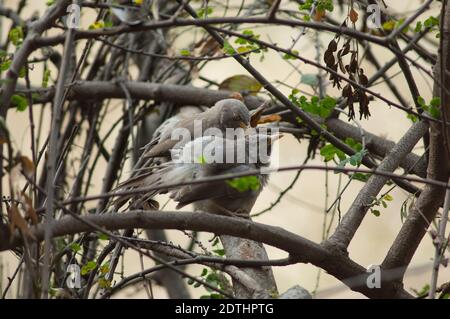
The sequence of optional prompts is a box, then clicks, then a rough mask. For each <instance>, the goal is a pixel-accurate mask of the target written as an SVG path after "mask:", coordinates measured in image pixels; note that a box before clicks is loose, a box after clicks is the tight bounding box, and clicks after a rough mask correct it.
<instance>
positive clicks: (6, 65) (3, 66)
mask: <svg viewBox="0 0 450 319" xmlns="http://www.w3.org/2000/svg"><path fill="white" fill-rule="evenodd" d="M11 63H12V61H11V60H6V61H4V62H2V63H1V64H0V71H2V72H3V71H8V69H9V67H10V66H11Z"/></svg>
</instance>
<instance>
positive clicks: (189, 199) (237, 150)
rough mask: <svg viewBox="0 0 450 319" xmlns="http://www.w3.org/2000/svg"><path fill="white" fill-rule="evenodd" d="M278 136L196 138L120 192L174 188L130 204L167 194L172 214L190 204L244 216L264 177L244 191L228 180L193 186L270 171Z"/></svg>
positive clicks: (147, 195)
mask: <svg viewBox="0 0 450 319" xmlns="http://www.w3.org/2000/svg"><path fill="white" fill-rule="evenodd" d="M281 136H282V135H279V134H275V135H267V134H262V133H258V132H256V131H255V132H252V134H244V135H242V136H238V137H237V138H235V139H227V138H224V137H220V136H214V135H212V136H202V137H199V138H197V139H195V140H193V141H190V142H188V143H186V144H184V145H182V146H180V147H176V148H175V149H174V152H173V153H176V154H177V155H176V156H175V158H172V160H170V161H168V162H166V163H162V164H160V165H156V166H153V167H149V168H148V169H147V170H144V172H142V174H141V175H140V176H141V177H140V178H139V179H135V180H132V181H129V182H126V183H125V184H123V185H122V186H123V187H142V186H155V187H158V186H161V187H163V186H165V185H167V184H172V185H174V184H175V185H176V184H179V185H177V186H174V187H171V188H168V189H164V188H161V189H158V190H153V191H150V192H148V193H147V194H144V195H141V196H140V198H139V199H138V200H137V202H136V203H135V204H137V205H140V204H143V203H145V202H146V201H148V200H150V199H151V198H153V197H154V196H155V195H157V194H164V193H169V195H170V198H171V199H173V200H174V201H175V202H177V203H178V206H177V209H179V208H182V207H184V206H186V205H189V204H192V203H195V207H196V208H197V209H199V210H202V211H207V212H215V213H219V214H226V215H232V216H236V215H242V216H246V215H248V214H249V213H250V211H251V209H252V207H253V205H254V203H255V201H256V199H257V197H258V196H259V194H260V192H261V190H262V189H263V187H264V186H265V185H266V183H267V179H268V175H258V176H255V177H254V179H253V182H252V184H251V185H248V186H247V187H244V189H242V188H239V187H236V186H235V185H233V183H231V182H230V181H228V180H219V181H210V182H207V183H193V184H189V182H191V181H196V180H201V179H208V177H212V176H217V175H230V174H235V173H245V172H249V171H254V170H257V169H261V168H262V167H267V166H268V165H270V154H271V149H272V145H273V143H274V142H275V141H276V140H278V139H279V138H280V137H281Z"/></svg>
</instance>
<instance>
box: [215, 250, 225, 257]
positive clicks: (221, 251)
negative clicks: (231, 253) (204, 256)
mask: <svg viewBox="0 0 450 319" xmlns="http://www.w3.org/2000/svg"><path fill="white" fill-rule="evenodd" d="M213 252H214V253H215V254H217V255H219V256H225V249H216V250H213Z"/></svg>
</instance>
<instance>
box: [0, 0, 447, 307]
mask: <svg viewBox="0 0 450 319" xmlns="http://www.w3.org/2000/svg"><path fill="white" fill-rule="evenodd" d="M16 1H17V0H5V5H7V6H11V5H15V4H16ZM45 2H46V1H45V0H38V1H33V2H32V3H33V7H32V8H31V7H30V8H27V10H26V15H27V16H30V15H31V14H33V13H34V12H42V10H43V9H45ZM283 2H284V1H283ZM231 3H234V1H231ZM386 3H387V4H388V5H389V7H390V10H389V12H390V13H405V12H410V11H412V10H413V9H414V8H417V7H418V5H420V3H421V1H401V2H400V1H386ZM292 9H295V6H294V7H292ZM217 14H218V13H217ZM339 15H340V13H339V12H338V13H337V14H336V18H341V19H342V18H343V16H342V15H341V16H340V17H339ZM423 18H425V17H423ZM423 18H422V19H423ZM92 19H93V18H92V15H91V14H85V15H84V20H83V21H84V22H83V25H85V26H87V25H89V24H90V23H91V22H93V20H92ZM252 29H253V30H255V32H256V33H259V34H261V35H262V38H263V39H265V40H270V41H272V42H274V43H277V44H279V45H281V46H284V47H289V46H290V44H291V41H292V40H291V39H292V38H295V37H297V35H298V33H299V32H301V30H298V29H294V28H285V27H258V28H252ZM3 36H5V34H4V32H3ZM312 36H313V34H311V35H310V34H308V35H306V36H304V37H303V38H302V39H301V41H300V42H299V43H298V44H297V45H296V47H295V49H296V50H298V51H299V52H300V53H301V54H302V55H305V56H307V57H309V58H314V57H315V53H314V40H313V37H312ZM329 39H330V36H329V35H328V34H323V35H321V40H322V42H323V43H324V45H326V44H327V43H328V42H327V40H328V41H329ZM189 40H190V38H189V35H186V36H185V38H183V39H181V40H179V41H177V47H178V48H182V47H183V44H185V43H189ZM79 47H83V46H82V45H80V46H79ZM58 49H60V48H58ZM375 52H376V55H377V57H378V59H380V60H381V61H388V60H389V59H391V58H392V54H390V53H388V52H386V50H383V49H380V48H377V49H376V51H375ZM252 62H253V64H254V66H256V67H257V68H258V69H259V70H261V71H262V72H263V74H264V75H265V76H266V77H267V78H268V79H270V80H271V81H273V83H275V81H277V80H284V79H285V77H286V76H287V74H288V73H290V71H291V67H290V66H289V65H288V64H287V63H286V61H284V60H283V59H281V58H280V56H279V55H278V54H277V53H273V52H269V53H267V54H266V59H265V60H264V61H263V62H259V61H258V58H254V59H252ZM419 62H420V61H419ZM365 65H366V74H368V75H369V76H370V75H372V74H374V73H375V72H376V70H374V69H372V68H370V67H369V66H368V64H367V63H366V64H365ZM35 70H36V71H35V73H36V74H39V76H36V77H35V78H33V83H34V84H35V85H40V83H41V78H40V77H41V74H42V72H40V71H41V69H40V66H36V68H35ZM298 72H301V73H306V74H307V73H315V72H316V70H314V69H313V68H311V67H309V66H306V65H304V64H300V65H299V67H298ZM242 73H245V72H244V71H243V69H242V67H241V66H239V65H238V64H237V63H236V62H234V61H233V60H231V59H228V60H225V61H220V62H211V63H210V64H209V65H208V67H207V68H205V69H204V70H203V71H202V75H204V76H206V77H208V78H211V79H213V80H215V81H218V82H221V81H222V80H224V79H226V78H227V77H229V76H233V75H236V74H242ZM54 74H56V73H54ZM389 74H390V75H392V76H393V77H394V81H395V84H396V85H397V86H398V88H399V89H400V91H401V92H404V96H405V97H407V98H408V100H409V102H410V103H411V102H412V101H411V98H410V95H409V94H408V88H407V85H406V83H405V81H404V79H403V77H402V74H401V73H398V67H397V66H396V67H394V68H393V69H392V70H391V72H390V73H389ZM415 75H416V79H418V84H419V89H420V92H421V95H422V96H424V97H425V98H426V99H427V100H428V99H430V97H431V90H430V88H431V85H432V84H431V82H429V81H428V82H427V81H425V80H424V79H425V76H424V75H423V74H420V73H417V72H415ZM299 80H300V75H299V74H298V73H297V72H294V73H293V74H292V76H290V77H289V78H288V79H287V80H286V82H287V83H289V84H290V85H292V86H297V87H298V88H301V89H304V90H308V88H307V87H306V86H305V85H299V86H298V83H299ZM198 84H199V85H201V84H202V83H201V82H198ZM280 88H281V89H282V90H283V91H284V92H285V93H289V90H288V89H285V88H283V87H280ZM373 89H374V90H375V91H376V92H379V93H382V94H383V95H384V96H386V97H389V98H392V96H391V94H390V93H389V92H388V90H387V89H386V87H385V86H384V85H378V86H376V87H374V88H373ZM328 94H329V95H334V94H336V92H335V91H333V90H329V91H328ZM37 108H38V107H36V110H37ZM120 108H121V102H120V101H116V102H114V103H112V105H111V108H110V110H111V115H110V118H111V119H113V118H117V117H118V116H119V115H120ZM371 112H372V117H371V118H370V120H363V121H361V125H363V126H364V128H365V129H367V130H368V131H370V132H373V133H376V134H380V135H382V136H384V137H387V138H389V139H392V140H398V139H399V138H400V137H401V136H402V135H403V134H404V132H405V131H406V130H407V129H408V128H409V127H410V125H411V123H410V121H409V120H407V119H406V116H405V115H404V114H403V113H401V112H398V111H397V110H396V109H393V108H390V107H389V106H387V105H386V104H384V103H382V102H378V101H376V102H373V103H372V104H371ZM36 113H37V111H36ZM45 120H46V121H48V120H49V117H48V115H47V116H46V117H45ZM109 123H111V122H109ZM8 125H9V128H10V130H11V133H12V136H13V137H14V143H15V146H16V148H18V149H21V150H23V152H25V150H29V145H30V144H29V134H30V133H29V127H28V116H27V114H26V113H17V112H15V111H11V112H10V113H9V114H8ZM45 129H47V128H45ZM44 132H45V131H44ZM78 142H80V141H78ZM109 143H110V144H109V145H111V143H112V140H110V141H109ZM77 147H79V148H80V150H81V148H82V147H83V146H82V145H77ZM306 149H307V142H302V143H301V144H298V143H297V142H296V141H295V140H294V139H293V138H291V137H288V138H284V139H283V140H282V142H281V144H280V159H281V165H298V164H300V163H301V162H302V161H303V159H304V157H305V155H306ZM422 150H423V147H422V145H418V147H417V151H418V152H422ZM28 155H29V154H28ZM314 163H316V164H321V163H322V161H321V159H320V156H317V158H316V160H314V161H312V162H311V164H314ZM102 165H104V163H102ZM103 168H104V167H102V169H103ZM73 170H74V172H75V171H76V168H75V166H74V169H73ZM293 176H294V173H280V174H274V175H273V176H271V179H270V184H269V186H268V187H267V189H266V190H264V192H263V194H262V195H261V196H260V199H259V201H258V203H257V205H256V206H255V208H254V212H258V211H260V210H262V209H264V208H266V207H268V206H269V205H270V203H271V202H273V201H274V200H275V199H276V198H277V196H278V193H279V191H280V190H281V189H284V188H285V187H286V186H287V185H289V184H290V182H291V180H292V179H293ZM328 177H329V182H328V193H329V197H328V205H329V204H330V203H331V202H333V201H334V199H335V196H336V191H337V185H338V175H335V174H333V173H330V174H329V175H328ZM101 178H102V172H99V173H98V174H97V175H96V178H95V179H94V183H95V185H93V190H92V193H98V192H99V187H100V185H101ZM342 181H343V184H345V183H346V181H347V178H346V177H343V178H342ZM361 187H362V184H361V183H359V182H355V183H352V184H351V186H350V187H349V188H348V190H347V191H346V192H345V195H344V197H343V200H342V202H341V211H342V212H343V213H345V212H346V209H347V208H348V207H349V205H350V204H351V202H352V200H353V199H354V198H355V196H356V194H357V193H358V191H359V189H360V188H361ZM325 193H326V191H325V173H324V172H312V171H306V172H304V173H303V174H302V177H301V179H300V181H299V182H298V183H297V185H296V186H295V188H294V189H293V190H292V191H291V192H290V193H289V195H288V196H286V197H285V198H284V200H283V202H282V203H281V204H280V205H278V206H277V207H276V208H275V209H274V210H273V211H272V212H270V213H267V214H265V215H264V216H261V217H259V218H257V219H256V220H257V221H258V222H261V223H265V224H269V225H275V226H280V227H283V228H284V229H287V230H289V231H291V232H294V233H296V234H299V235H301V236H304V237H306V238H308V239H310V240H313V241H315V242H320V241H321V238H322V229H323V219H324V207H325ZM392 195H393V197H394V201H393V202H391V203H389V207H388V208H387V209H381V212H382V214H381V216H380V217H375V216H373V215H371V214H370V213H369V214H368V215H367V217H366V218H365V220H364V222H363V224H362V226H361V227H360V229H359V230H358V232H357V234H356V237H355V239H354V240H353V241H352V244H351V245H350V257H351V258H352V259H354V260H355V261H356V262H358V263H360V264H361V265H363V266H369V265H372V264H378V263H380V262H381V261H382V260H383V258H384V256H385V254H386V252H387V249H388V248H389V246H390V244H391V243H392V242H393V240H394V238H395V236H396V234H397V232H398V230H399V229H400V227H401V219H400V207H401V205H402V203H403V202H404V201H405V200H406V199H407V197H408V196H407V194H405V192H403V191H401V190H398V189H396V190H394V192H393V193H392ZM173 206H174V205H172V204H169V206H168V209H171V208H173ZM336 219H337V216H336ZM336 219H335V220H336ZM210 238H211V235H209V234H207V235H202V237H201V240H202V241H203V243H204V244H205V245H207V243H208V239H210ZM170 239H171V240H172V241H173V242H175V243H186V242H187V238H186V236H185V235H184V234H183V233H181V232H178V231H176V232H170ZM267 249H268V252H269V255H270V258H283V257H286V254H285V253H283V252H281V251H279V250H277V249H274V248H272V247H267ZM433 255H434V249H433V245H432V244H431V240H430V238H429V237H427V238H425V240H424V241H423V242H422V244H421V246H420V247H419V250H418V251H417V253H416V255H415V257H414V259H413V262H412V266H411V267H410V270H409V271H408V273H407V276H406V280H405V286H406V288H408V289H409V288H415V289H420V288H421V287H423V286H424V285H425V284H426V283H428V282H429V281H430V271H431V261H432V258H433ZM0 261H3V264H4V265H5V267H4V269H3V283H4V282H5V281H4V280H5V278H6V277H7V276H10V275H11V274H12V272H13V271H14V269H15V265H16V264H17V260H16V258H15V257H14V256H13V255H12V254H11V253H10V252H3V253H0ZM151 264H152V263H151V262H150V261H145V265H146V266H150V265H151ZM201 269H202V267H197V266H192V267H189V269H188V270H189V272H190V273H191V274H194V275H197V274H198V275H200V272H201ZM140 270H141V266H140V263H139V259H138V258H137V256H136V254H135V253H133V252H130V251H128V252H127V254H126V259H125V273H126V274H133V273H135V272H138V271H140ZM274 273H275V277H276V280H277V282H278V286H279V290H280V292H284V291H285V290H287V289H289V288H290V287H291V286H293V285H295V284H300V285H302V286H304V287H305V288H306V289H308V290H310V291H312V290H314V288H315V286H316V281H317V273H318V271H317V269H316V268H315V267H314V266H311V265H294V266H289V267H283V268H275V269H274ZM449 275H450V271H449V270H448V269H446V270H442V271H441V275H440V280H439V283H443V282H445V281H448V279H449ZM141 288H142V287H140V286H139V287H138V289H135V288H129V289H127V290H125V291H124V292H123V293H122V294H121V295H120V297H130V298H140V297H142V298H145V297H146V294H145V292H144V291H143V290H142V289H141ZM154 291H155V293H156V297H158V298H164V297H165V293H164V291H163V290H162V289H158V288H156V287H155V288H154ZM12 292H13V293H14V290H13V291H12ZM192 293H193V295H194V296H197V297H198V296H200V295H202V294H204V290H203V289H202V288H198V289H193V290H192ZM13 296H14V294H13ZM317 297H319V298H320V297H323V298H339V297H346V298H363V296H362V295H360V294H358V293H354V292H351V291H350V290H349V289H348V288H347V287H345V286H344V285H343V284H341V283H340V282H339V281H337V280H335V279H334V278H333V277H331V276H329V275H327V274H325V273H323V272H322V275H321V280H320V286H319V289H318V294H317Z"/></svg>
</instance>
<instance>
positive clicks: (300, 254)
mask: <svg viewBox="0 0 450 319" xmlns="http://www.w3.org/2000/svg"><path fill="white" fill-rule="evenodd" d="M81 218H82V219H83V220H85V221H88V222H90V223H93V224H96V225H98V226H100V227H102V228H105V229H107V230H118V229H130V228H146V229H178V230H194V231H204V232H212V233H215V234H222V235H230V236H235V237H241V238H247V239H251V240H254V241H257V242H261V243H265V244H268V245H271V246H274V247H276V248H279V249H282V250H284V251H286V252H288V253H289V254H290V255H291V257H292V258H295V259H296V260H298V262H302V263H311V264H313V265H315V266H318V267H320V268H322V269H324V270H325V271H327V272H328V273H329V274H331V275H332V276H334V277H336V278H337V279H339V280H341V281H343V282H344V283H346V280H347V279H349V278H351V279H352V280H351V287H350V288H351V289H352V290H354V291H358V292H361V293H363V294H364V295H366V296H368V297H371V298H410V297H411V296H410V295H409V294H408V293H407V292H406V291H404V290H403V288H401V287H399V286H395V287H394V286H392V285H390V284H389V283H387V284H386V285H382V288H381V289H370V288H368V287H367V284H366V280H367V277H368V276H369V275H370V273H368V272H366V269H365V268H363V267H361V266H360V265H358V264H357V263H355V262H354V261H352V260H350V259H349V258H348V257H347V256H345V255H343V254H341V253H339V252H335V251H330V250H328V249H327V248H325V247H324V246H321V245H318V244H315V243H314V242H312V241H309V240H308V239H305V238H303V237H300V236H298V235H295V234H293V233H291V232H288V231H286V230H284V229H282V228H279V227H275V226H269V225H264V224H260V223H255V222H251V221H247V220H244V219H238V218H230V217H225V216H218V215H213V214H207V213H189V212H165V211H164V212H143V211H135V212H128V213H124V214H107V215H90V216H86V217H81ZM92 230H94V229H93V228H92V227H91V226H89V225H88V224H86V223H84V222H82V221H80V220H77V219H74V218H72V217H69V216H66V217H64V218H63V219H61V220H59V221H57V222H55V223H54V224H53V226H52V234H53V236H54V237H60V236H64V235H74V234H78V233H82V232H89V231H92ZM31 232H32V234H33V235H34V236H35V237H36V238H37V239H38V240H42V239H43V236H44V228H43V226H42V225H39V226H37V227H34V228H32V230H31ZM0 237H1V238H0V251H3V250H8V249H13V248H14V247H18V246H20V245H21V244H22V239H21V236H20V235H19V234H15V235H14V236H13V238H12V240H11V241H10V240H8V238H9V233H8V231H7V228H6V227H5V230H4V231H3V232H0Z"/></svg>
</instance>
